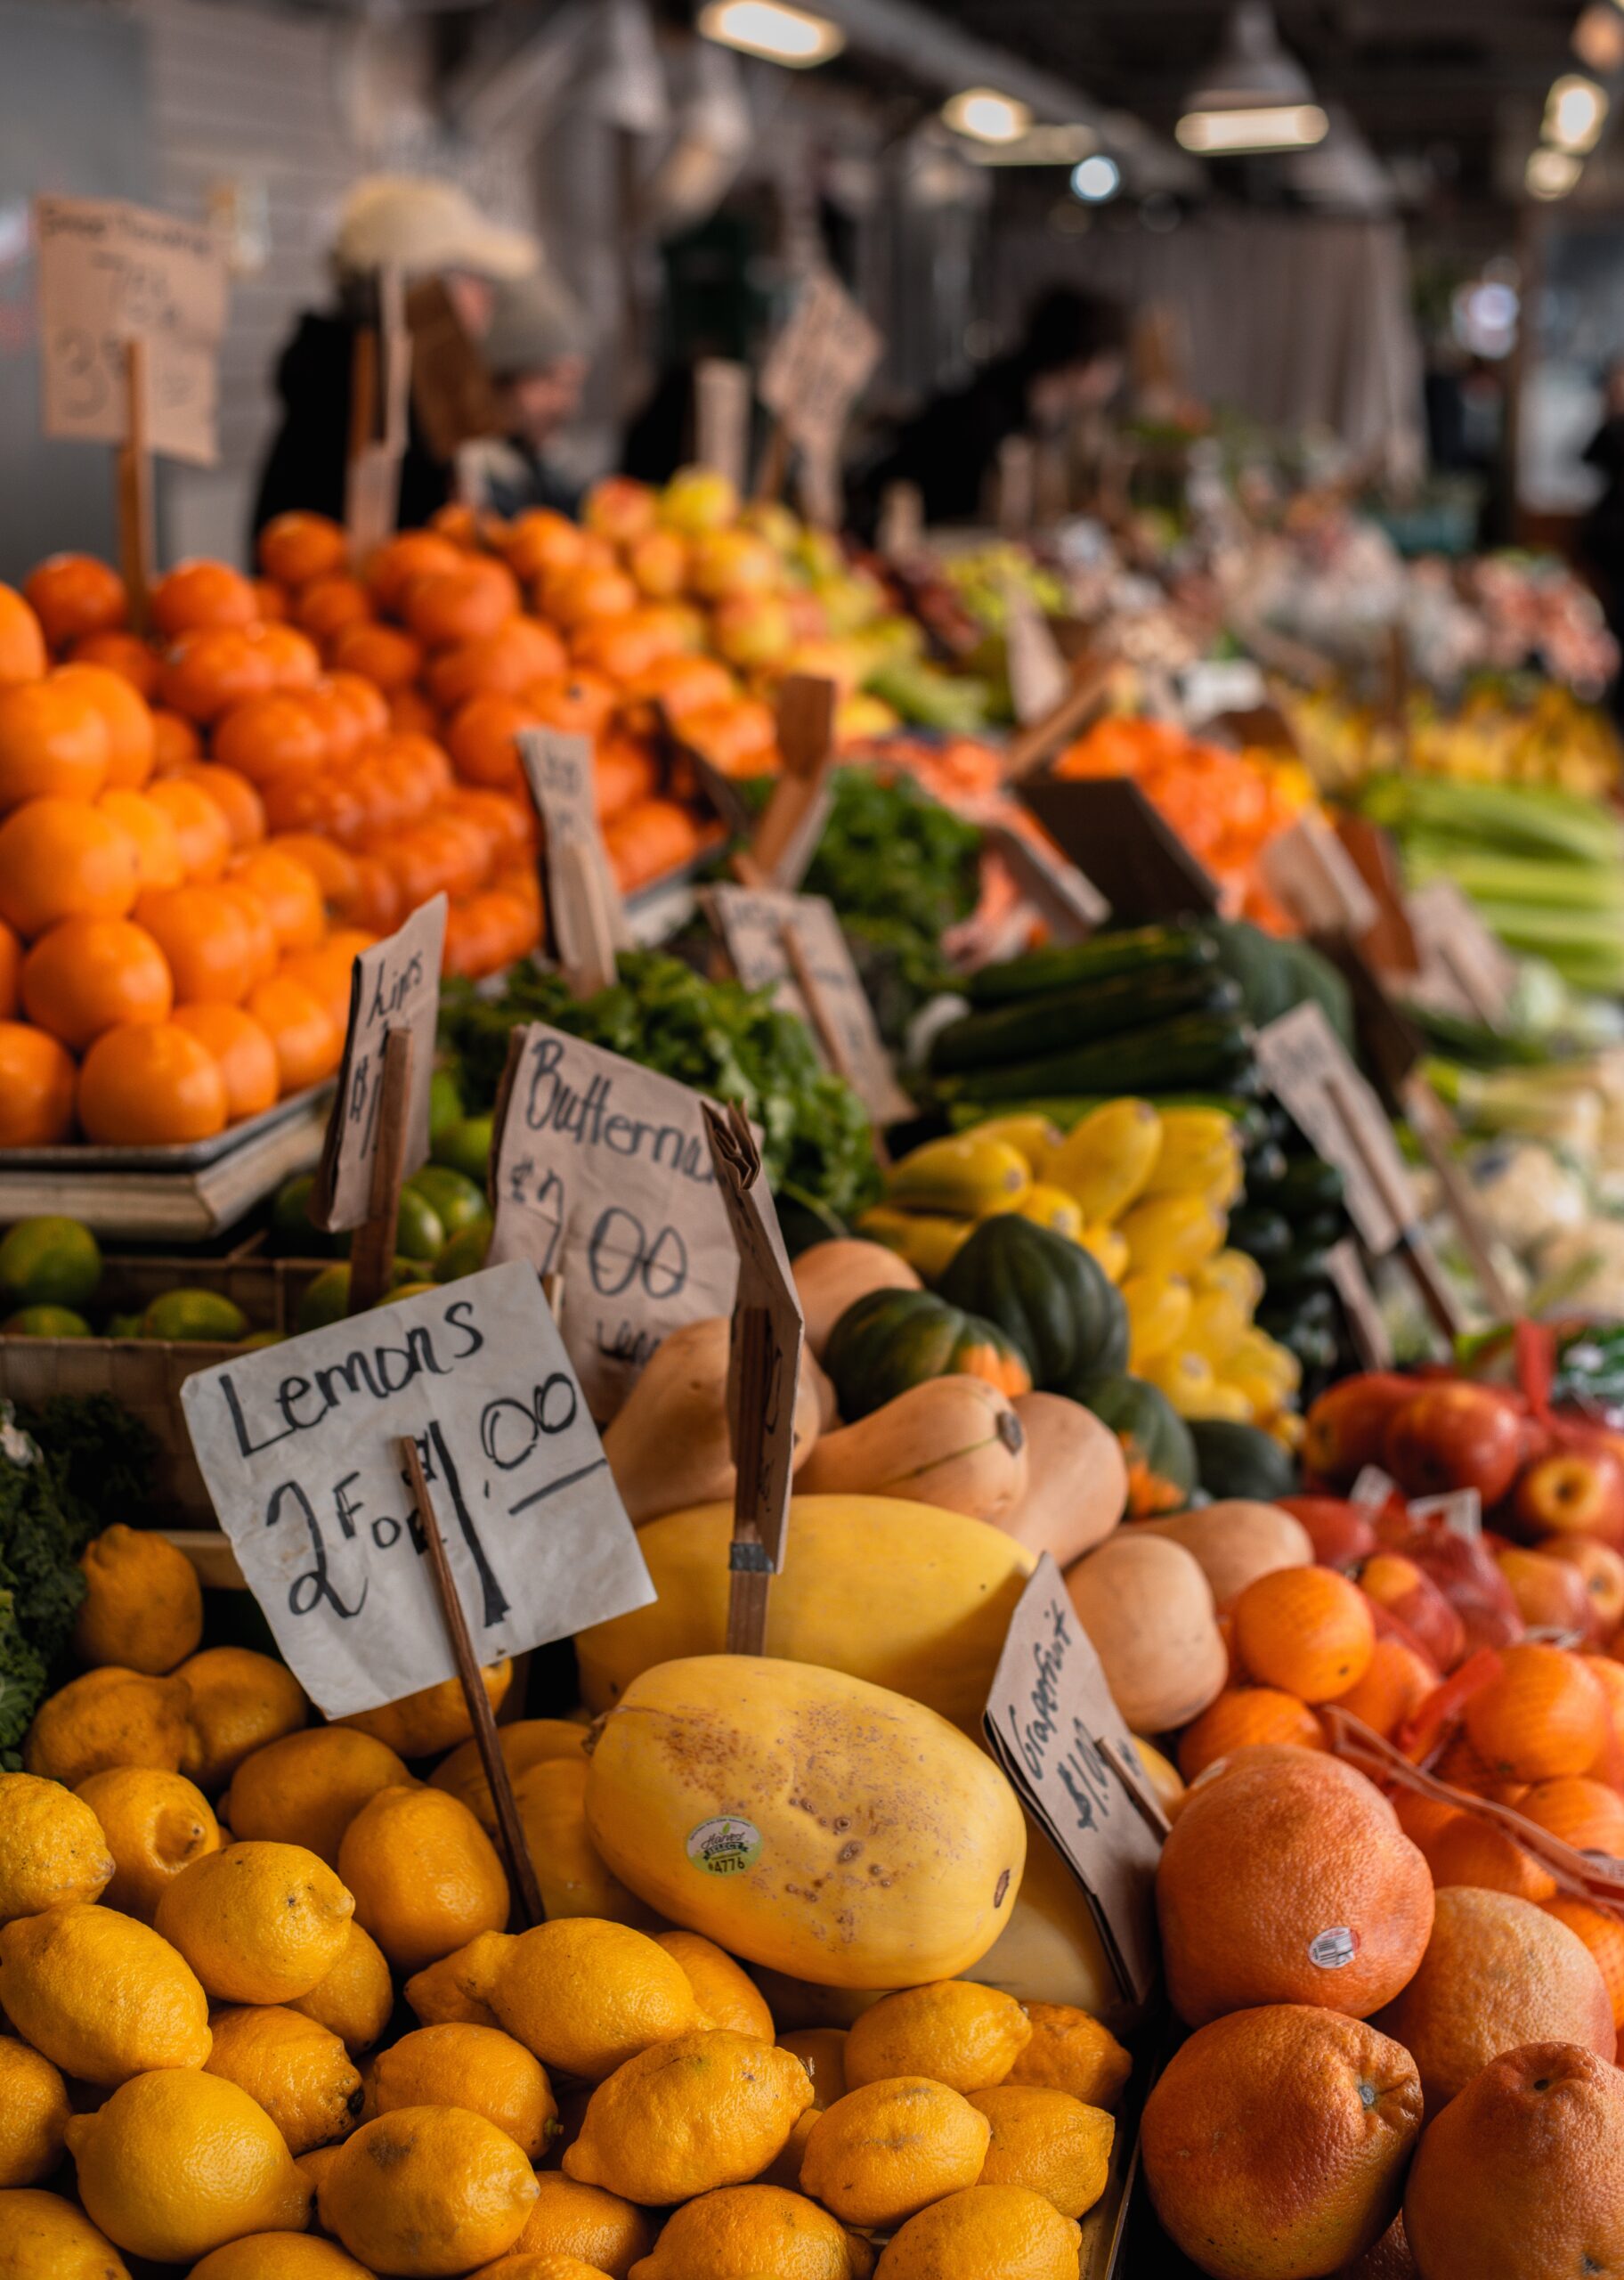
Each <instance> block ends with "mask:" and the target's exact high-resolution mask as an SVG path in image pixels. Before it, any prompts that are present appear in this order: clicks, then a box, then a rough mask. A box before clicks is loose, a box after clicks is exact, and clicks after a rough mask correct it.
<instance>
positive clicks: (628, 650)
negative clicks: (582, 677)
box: [570, 609, 684, 683]
mask: <svg viewBox="0 0 1624 2280" xmlns="http://www.w3.org/2000/svg"><path fill="white" fill-rule="evenodd" d="M683 648H684V637H683V633H682V631H681V629H680V628H679V627H678V625H676V624H675V623H673V621H672V618H671V616H670V613H669V612H668V611H665V610H661V609H634V610H633V611H632V612H631V614H630V615H629V616H628V617H597V618H591V619H589V621H588V623H586V624H585V625H584V626H583V627H582V628H581V631H579V632H578V633H577V634H576V635H575V636H574V638H573V639H572V641H571V644H570V655H571V658H572V662H573V663H574V664H577V665H581V666H583V667H585V668H586V669H587V670H588V671H589V672H601V673H603V674H605V675H606V676H607V678H608V679H609V680H614V681H620V682H621V683H626V682H629V681H631V680H635V679H636V678H637V675H638V674H639V673H642V672H647V670H648V668H649V667H650V666H651V665H655V664H659V663H660V661H661V660H662V658H665V657H675V656H679V655H682V654H683Z"/></svg>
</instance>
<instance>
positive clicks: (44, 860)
mask: <svg viewBox="0 0 1624 2280" xmlns="http://www.w3.org/2000/svg"><path fill="white" fill-rule="evenodd" d="M137 874H138V865H137V861H136V854H135V847H134V842H133V841H132V840H131V838H130V836H129V834H128V833H127V832H126V831H123V830H121V829H120V827H119V826H118V824H117V823H116V822H115V821H114V819H113V818H112V817H111V816H110V815H107V814H104V813H103V812H102V810H101V809H100V808H96V807H92V806H90V805H88V804H87V803H86V802H85V801H83V800H72V799H62V798H57V797H51V798H45V799H37V800H25V801H24V802H23V804H22V805H21V806H20V807H19V808H13V809H12V812H11V814H10V815H9V816H7V817H6V818H5V820H4V823H0V918H4V921H5V923H6V924H7V925H8V926H14V927H15V928H16V930H17V932H19V933H20V935H21V936H22V937H23V939H24V940H25V941H32V940H34V938H35V936H36V935H37V934H43V933H44V932H45V929H46V928H47V927H48V926H54V925H55V924H57V922H58V921H59V920H60V919H63V918H123V917H126V916H127V915H128V913H129V909H130V906H131V905H132V904H133V903H134V900H135V893H136V882H137Z"/></svg>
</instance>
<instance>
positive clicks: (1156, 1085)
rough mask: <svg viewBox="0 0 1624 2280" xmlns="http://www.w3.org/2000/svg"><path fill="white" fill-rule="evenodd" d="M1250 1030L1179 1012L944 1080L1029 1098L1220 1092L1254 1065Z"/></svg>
mask: <svg viewBox="0 0 1624 2280" xmlns="http://www.w3.org/2000/svg"><path fill="white" fill-rule="evenodd" d="M1252 1066H1253V1061H1252V1038H1251V1031H1250V1030H1248V1029H1247V1027H1246V1023H1245V1022H1242V1021H1239V1020H1238V1019H1237V1018H1236V1017H1235V1016H1234V1015H1233V1014H1178V1015H1175V1016H1174V1018H1173V1020H1172V1021H1166V1022H1150V1023H1149V1025H1148V1026H1147V1027H1145V1028H1143V1029H1137V1030H1133V1031H1131V1032H1129V1033H1127V1034H1125V1035H1123V1036H1120V1037H1111V1038H1095V1039H1094V1040H1093V1041H1092V1043H1091V1044H1088V1045H1079V1046H1072V1047H1071V1048H1070V1049H1069V1050H1068V1051H1067V1052H1063V1053H1052V1054H1047V1055H1046V1056H1045V1057H1044V1058H1043V1059H1042V1060H1038V1061H1016V1062H1011V1063H1010V1064H1009V1065H1008V1066H1007V1067H1003V1068H997V1069H975V1070H971V1071H967V1072H966V1073H965V1074H963V1075H962V1076H957V1077H949V1078H946V1079H943V1080H942V1081H941V1082H940V1084H939V1086H938V1089H939V1090H940V1091H941V1092H942V1093H943V1094H945V1095H946V1096H947V1097H948V1098H950V1099H954V1100H966V1099H969V1100H979V1101H999V1102H1005V1101H1032V1100H1039V1101H1041V1100H1043V1099H1044V1098H1045V1097H1046V1096H1048V1095H1052V1094H1064V1093H1099V1094H1101V1095H1104V1096H1105V1097H1107V1098H1108V1099H1110V1098H1120V1097H1121V1096H1122V1095H1124V1094H1129V1093H1137V1094H1152V1095H1153V1094H1157V1093H1162V1092H1173V1091H1179V1092H1182V1091H1184V1090H1185V1089H1187V1088H1188V1089H1189V1090H1190V1091H1194V1092H1206V1091H1208V1090H1212V1091H1216V1092H1226V1091H1229V1090H1230V1089H1231V1088H1232V1087H1234V1086H1235V1085H1236V1084H1237V1083H1238V1082H1240V1081H1243V1080H1244V1079H1245V1077H1246V1072H1247V1071H1249V1070H1250V1069H1251V1068H1252Z"/></svg>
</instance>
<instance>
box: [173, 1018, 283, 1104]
mask: <svg viewBox="0 0 1624 2280" xmlns="http://www.w3.org/2000/svg"><path fill="white" fill-rule="evenodd" d="M175 1027H176V1028H177V1029H183V1030H185V1031H186V1032H187V1034H188V1036H190V1037H195V1038H197V1040H198V1043H199V1045H200V1046H203V1047H204V1049H205V1050H206V1051H207V1053H209V1054H212V1055H213V1057H214V1062H215V1067H216V1068H217V1069H218V1070H219V1071H220V1077H221V1081H222V1083H223V1085H224V1087H225V1110H226V1118H227V1120H228V1121H229V1122H230V1123H232V1124H240V1122H241V1121H242V1120H243V1118H244V1117H245V1116H258V1115H259V1114H261V1112H262V1111H264V1110H265V1109H268V1108H273V1107H274V1106H275V1105H276V1101H277V1096H278V1095H279V1093H280V1090H281V1071H280V1066H279V1064H278V1062H277V1058H276V1047H275V1046H273V1045H272V1042H271V1040H270V1038H268V1037H267V1036H266V1035H265V1032H264V1030H263V1029H262V1028H261V1027H260V1024H259V1023H258V1022H256V1020H255V1019H254V1016H253V1015H252V1014H249V1013H247V1012H245V1010H244V1009H243V1007H242V1006H221V1005H199V1006H176V1007H175Z"/></svg>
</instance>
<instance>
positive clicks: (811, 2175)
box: [800, 2074, 992, 2232]
mask: <svg viewBox="0 0 1624 2280" xmlns="http://www.w3.org/2000/svg"><path fill="white" fill-rule="evenodd" d="M991 2136H992V2128H991V2124H990V2123H989V2122H988V2121H987V2117H986V2116H985V2115H984V2114H979V2113H977V2112H976V2110H975V2108H974V2107H973V2106H972V2105H970V2103H969V2102H968V2100H966V2099H964V2098H962V2097H960V2095H959V2093H958V2092H957V2091H956V2090H950V2089H948V2088H947V2086H946V2083H944V2082H931V2081H927V2080H925V2079H924V2077H923V2076H922V2075H918V2074H905V2075H902V2076H899V2077H898V2078H897V2080H894V2081H885V2082H870V2083H868V2084H867V2085H866V2086H865V2088H864V2089H860V2090H850V2091H849V2092H848V2093H847V2095H846V2096H845V2097H843V2098H837V2099H836V2100H835V2102H834V2104H833V2105H832V2106H830V2107H829V2108H828V2110H827V2112H826V2113H821V2114H819V2116H818V2118H817V2120H816V2122H815V2123H814V2125H813V2128H812V2131H811V2134H810V2136H809V2137H808V2139H807V2145H806V2151H805V2153H804V2154H802V2156H801V2164H800V2188H801V2191H802V2192H803V2193H809V2194H812V2196H813V2198H814V2199H815V2200H817V2201H821V2202H822V2203H823V2204H824V2208H825V2209H828V2210H830V2211H832V2213H833V2214H834V2215H835V2216H837V2217H839V2218H840V2220H841V2221H842V2223H844V2224H848V2225H862V2226H865V2227H871V2228H872V2229H873V2230H874V2231H877V2232H890V2231H891V2230H893V2229H894V2227H897V2225H900V2224H903V2223H905V2221H906V2219H908V2218H910V2217H915V2216H917V2215H918V2214H919V2211H921V2210H922V2209H925V2208H928V2207H929V2206H930V2203H931V2202H933V2201H939V2200H940V2199H941V2198H942V2196H943V2194H948V2193H959V2192H962V2190H963V2188H964V2187H965V2186H967V2185H974V2184H975V2182H976V2180H977V2178H978V2177H979V2176H980V2174H981V2164H982V2162H983V2161H984V2160H985V2159H986V2156H987V2143H988V2140H989V2139H990V2137H991Z"/></svg>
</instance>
